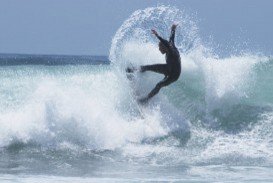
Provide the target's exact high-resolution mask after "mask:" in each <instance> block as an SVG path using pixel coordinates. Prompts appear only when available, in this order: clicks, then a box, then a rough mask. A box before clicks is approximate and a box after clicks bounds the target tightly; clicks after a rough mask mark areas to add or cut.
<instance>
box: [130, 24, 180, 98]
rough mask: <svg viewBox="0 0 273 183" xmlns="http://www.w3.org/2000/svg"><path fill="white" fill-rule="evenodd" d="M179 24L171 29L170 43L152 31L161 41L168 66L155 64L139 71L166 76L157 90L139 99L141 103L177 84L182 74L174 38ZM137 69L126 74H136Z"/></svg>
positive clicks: (145, 66)
mask: <svg viewBox="0 0 273 183" xmlns="http://www.w3.org/2000/svg"><path fill="white" fill-rule="evenodd" d="M176 27H177V24H173V25H172V27H171V35H170V38H169V41H167V40H165V39H163V38H162V37H161V36H159V35H158V33H157V32H156V30H154V29H152V34H154V35H155V36H156V37H157V38H158V39H159V44H158V47H159V51H160V52H161V53H162V54H165V59H166V64H154V65H144V66H140V69H139V71H140V72H145V71H153V72H156V73H160V74H164V75H165V77H164V79H163V80H161V81H160V82H159V83H157V84H156V86H155V88H154V89H153V90H152V91H151V92H150V93H149V94H148V95H147V96H146V97H143V98H141V99H139V102H140V103H146V102H147V101H148V100H149V99H150V98H152V97H153V96H155V95H156V94H157V93H158V92H159V90H160V89H161V88H162V87H164V86H168V85H169V84H171V83H173V82H175V81H176V80H177V79H178V78H179V76H180V73H181V60H180V54H179V51H178V49H177V48H176V47H175V43H174V37H175V30H176ZM135 70H136V69H134V68H127V69H126V72H129V73H130V72H134V71H135Z"/></svg>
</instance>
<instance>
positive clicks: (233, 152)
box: [0, 6, 273, 182]
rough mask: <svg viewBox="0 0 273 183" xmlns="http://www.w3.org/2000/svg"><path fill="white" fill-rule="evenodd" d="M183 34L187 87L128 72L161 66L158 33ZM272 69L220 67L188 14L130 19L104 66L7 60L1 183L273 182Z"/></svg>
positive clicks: (231, 61) (237, 58) (233, 62)
mask: <svg viewBox="0 0 273 183" xmlns="http://www.w3.org/2000/svg"><path fill="white" fill-rule="evenodd" d="M174 21H175V22H178V23H179V25H180V28H178V30H177V33H176V45H177V47H178V49H179V51H180V54H181V62H182V74H181V76H180V78H179V80H178V81H177V82H175V83H173V84H171V85H170V86H167V87H165V88H163V89H161V91H160V93H159V94H158V95H156V96H155V97H154V98H152V99H151V101H150V102H149V103H148V104H147V105H140V104H138V103H137V101H136V98H137V97H141V96H145V95H147V93H148V92H149V91H150V90H151V89H152V88H153V87H154V86H155V85H156V83H157V82H159V81H160V80H161V79H163V76H161V75H159V74H156V73H152V72H145V73H136V74H135V75H133V81H132V80H129V79H128V78H127V76H126V73H125V68H126V67H128V66H131V65H134V66H139V65H142V64H154V63H164V56H163V55H161V54H160V52H159V51H158V48H157V40H156V39H155V38H153V37H152V36H150V32H149V29H150V27H151V26H152V25H157V26H158V25H162V26H159V27H157V29H158V30H159V32H160V33H161V34H162V35H163V36H165V37H166V36H168V34H169V31H168V30H169V29H168V28H169V27H168V26H169V25H171V23H172V22H174ZM272 81H273V59H272V57H270V56H265V55H263V54H261V53H259V54H257V53H249V52H243V51H242V52H241V53H240V54H232V53H230V55H229V56H219V55H217V53H214V52H213V48H208V47H207V46H205V44H204V43H203V42H202V41H201V39H200V38H199V36H198V26H197V25H196V23H195V21H194V20H193V19H192V18H191V17H189V16H187V15H186V14H185V13H184V12H183V11H181V10H179V9H177V8H174V7H168V6H159V7H152V8H147V9H144V10H138V11H136V12H134V13H133V14H132V15H131V16H130V17H129V18H128V19H127V20H125V21H124V23H123V24H122V25H121V27H120V28H119V29H118V30H117V32H116V34H115V35H114V37H113V40H112V44H111V48H110V53H109V55H107V56H65V55H18V54H1V55H0V181H1V182H273V178H272V172H273V131H272V127H273V96H272V91H273V85H272Z"/></svg>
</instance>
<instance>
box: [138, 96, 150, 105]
mask: <svg viewBox="0 0 273 183" xmlns="http://www.w3.org/2000/svg"><path fill="white" fill-rule="evenodd" d="M148 100H149V99H148V98H147V97H144V98H141V99H138V103H140V104H147V103H148Z"/></svg>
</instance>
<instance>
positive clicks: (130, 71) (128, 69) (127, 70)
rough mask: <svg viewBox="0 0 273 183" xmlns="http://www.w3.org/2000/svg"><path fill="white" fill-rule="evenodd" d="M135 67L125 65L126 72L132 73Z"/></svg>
mask: <svg viewBox="0 0 273 183" xmlns="http://www.w3.org/2000/svg"><path fill="white" fill-rule="evenodd" d="M136 70H137V69H136V68H135V67H127V68H126V70H125V71H126V72H128V73H133V72H135V71H136Z"/></svg>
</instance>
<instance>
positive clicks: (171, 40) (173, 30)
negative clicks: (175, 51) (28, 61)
mask: <svg viewBox="0 0 273 183" xmlns="http://www.w3.org/2000/svg"><path fill="white" fill-rule="evenodd" d="M174 37H175V29H172V31H171V35H170V39H169V41H170V43H172V44H174Z"/></svg>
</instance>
